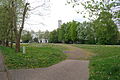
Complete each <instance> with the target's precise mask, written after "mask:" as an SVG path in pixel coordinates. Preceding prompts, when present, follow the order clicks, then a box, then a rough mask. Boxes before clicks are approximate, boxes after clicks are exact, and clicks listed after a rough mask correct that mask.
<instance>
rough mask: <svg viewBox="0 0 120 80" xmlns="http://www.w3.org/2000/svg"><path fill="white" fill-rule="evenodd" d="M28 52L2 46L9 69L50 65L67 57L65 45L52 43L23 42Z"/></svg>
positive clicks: (0, 48)
mask: <svg viewBox="0 0 120 80" xmlns="http://www.w3.org/2000/svg"><path fill="white" fill-rule="evenodd" d="M22 46H26V54H22V52H20V53H15V50H14V49H11V48H6V47H0V50H1V51H2V53H3V55H4V56H5V64H6V65H7V67H8V69H24V68H25V69H26V68H41V67H48V66H51V65H53V64H56V63H59V62H60V61H62V60H64V59H65V58H66V55H65V54H64V53H63V51H62V50H63V49H64V48H63V47H61V46H57V45H52V44H22Z"/></svg>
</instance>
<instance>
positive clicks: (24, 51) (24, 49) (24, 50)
mask: <svg viewBox="0 0 120 80" xmlns="http://www.w3.org/2000/svg"><path fill="white" fill-rule="evenodd" d="M25 53H26V48H25V46H23V54H25Z"/></svg>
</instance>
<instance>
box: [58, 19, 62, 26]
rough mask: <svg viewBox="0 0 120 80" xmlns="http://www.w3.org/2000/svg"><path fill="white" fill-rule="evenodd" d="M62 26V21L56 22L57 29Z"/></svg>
mask: <svg viewBox="0 0 120 80" xmlns="http://www.w3.org/2000/svg"><path fill="white" fill-rule="evenodd" d="M61 25H62V20H58V28H60V27H61Z"/></svg>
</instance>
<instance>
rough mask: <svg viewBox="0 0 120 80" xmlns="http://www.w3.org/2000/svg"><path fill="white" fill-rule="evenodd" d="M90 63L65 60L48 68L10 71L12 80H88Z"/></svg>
mask: <svg viewBox="0 0 120 80" xmlns="http://www.w3.org/2000/svg"><path fill="white" fill-rule="evenodd" d="M88 63H89V62H88V61H79V60H65V61H63V62H61V63H59V64H56V65H53V66H51V67H48V68H38V69H27V70H24V69H21V70H10V71H9V73H10V74H11V79H10V80H88V74H89V73H88Z"/></svg>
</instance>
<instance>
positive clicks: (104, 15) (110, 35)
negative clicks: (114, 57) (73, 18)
mask: <svg viewBox="0 0 120 80" xmlns="http://www.w3.org/2000/svg"><path fill="white" fill-rule="evenodd" d="M94 24H95V26H94V29H95V31H96V40H97V43H98V44H116V42H117V39H118V28H117V25H116V24H115V23H114V21H113V20H112V14H110V13H109V12H101V13H100V15H99V18H98V19H97V20H96V21H94Z"/></svg>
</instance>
